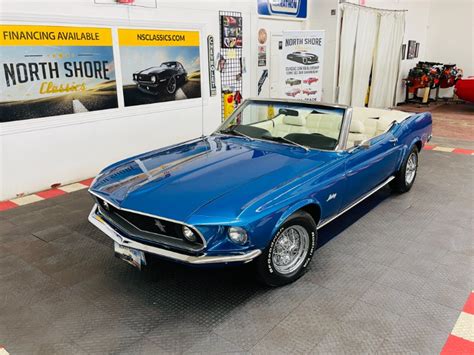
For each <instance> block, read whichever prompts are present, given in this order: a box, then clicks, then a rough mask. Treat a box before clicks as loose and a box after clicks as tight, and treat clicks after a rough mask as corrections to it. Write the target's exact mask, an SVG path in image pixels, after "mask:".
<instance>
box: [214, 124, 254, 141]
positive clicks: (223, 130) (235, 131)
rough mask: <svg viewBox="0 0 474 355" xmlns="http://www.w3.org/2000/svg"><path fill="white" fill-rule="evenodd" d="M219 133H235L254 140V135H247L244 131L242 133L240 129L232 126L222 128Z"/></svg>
mask: <svg viewBox="0 0 474 355" xmlns="http://www.w3.org/2000/svg"><path fill="white" fill-rule="evenodd" d="M219 133H224V134H233V135H235V136H240V137H244V138H247V139H248V140H251V141H252V140H253V139H252V137H249V136H247V135H246V134H244V133H242V132H240V131H237V130H235V129H233V128H230V127H229V128H226V129H221V130H220V131H219Z"/></svg>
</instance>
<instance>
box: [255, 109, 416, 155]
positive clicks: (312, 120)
mask: <svg viewBox="0 0 474 355" xmlns="http://www.w3.org/2000/svg"><path fill="white" fill-rule="evenodd" d="M410 115H412V114H411V113H406V112H402V111H398V110H383V109H375V108H367V107H355V108H354V109H353V112H352V121H351V125H350V128H349V136H348V139H347V147H348V148H349V147H352V146H354V142H357V141H364V140H367V139H371V138H374V137H376V136H378V135H381V134H383V133H385V132H386V131H387V130H388V129H389V128H390V126H391V125H392V123H393V122H402V121H403V120H405V119H406V118H408V117H410ZM341 124H342V119H341V116H338V115H334V114H321V113H310V114H308V115H306V116H286V115H278V116H277V117H275V118H274V119H271V120H266V121H263V122H259V123H257V124H255V125H254V126H255V127H259V128H263V129H266V130H267V131H269V132H270V133H271V134H272V135H273V136H278V137H284V136H286V135H287V134H290V133H307V134H310V133H320V134H323V135H325V136H328V137H331V138H335V139H338V137H339V132H340V130H341Z"/></svg>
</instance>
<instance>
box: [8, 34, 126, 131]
mask: <svg viewBox="0 0 474 355" xmlns="http://www.w3.org/2000/svg"><path fill="white" fill-rule="evenodd" d="M0 48H1V50H0V71H1V73H0V122H8V121H17V120H25V119H31V118H39V117H47V116H57V115H65V114H73V113H79V112H87V111H97V110H104V109H110V108H116V107H118V102H117V89H116V83H115V67H114V56H113V48H112V33H111V30H110V29H107V28H91V27H63V26H29V25H0Z"/></svg>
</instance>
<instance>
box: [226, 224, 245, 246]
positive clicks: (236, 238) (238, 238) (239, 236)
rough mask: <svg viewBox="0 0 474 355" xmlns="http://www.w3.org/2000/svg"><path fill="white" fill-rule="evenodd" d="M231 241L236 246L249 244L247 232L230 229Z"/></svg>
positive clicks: (238, 228) (234, 228) (241, 229)
mask: <svg viewBox="0 0 474 355" xmlns="http://www.w3.org/2000/svg"><path fill="white" fill-rule="evenodd" d="M228 235H229V238H230V240H232V241H233V242H234V243H236V244H241V245H242V244H245V243H246V242H247V239H248V237H247V232H246V231H245V229H243V228H240V227H230V228H229V231H228Z"/></svg>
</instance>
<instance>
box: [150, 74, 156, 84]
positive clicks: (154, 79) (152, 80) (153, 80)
mask: <svg viewBox="0 0 474 355" xmlns="http://www.w3.org/2000/svg"><path fill="white" fill-rule="evenodd" d="M151 82H152V83H154V82H156V76H154V75H152V76H151Z"/></svg>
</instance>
